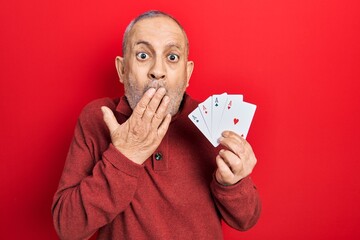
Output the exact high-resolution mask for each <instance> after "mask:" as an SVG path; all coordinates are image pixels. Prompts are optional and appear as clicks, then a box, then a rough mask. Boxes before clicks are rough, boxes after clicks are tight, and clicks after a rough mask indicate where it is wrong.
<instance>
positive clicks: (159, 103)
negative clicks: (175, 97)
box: [142, 88, 170, 127]
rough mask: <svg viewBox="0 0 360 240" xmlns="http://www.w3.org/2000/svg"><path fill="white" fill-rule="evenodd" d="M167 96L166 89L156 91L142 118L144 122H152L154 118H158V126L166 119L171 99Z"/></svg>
mask: <svg viewBox="0 0 360 240" xmlns="http://www.w3.org/2000/svg"><path fill="white" fill-rule="evenodd" d="M165 94H166V90H165V88H159V89H158V90H157V91H156V93H155V94H154V96H153V97H152V99H151V101H150V102H149V104H148V105H147V107H146V110H145V112H144V114H143V116H142V119H143V120H144V121H147V122H151V121H152V119H153V118H157V119H159V120H160V121H155V122H158V124H157V126H158V125H159V124H160V123H161V122H162V120H163V119H164V117H165V111H166V109H167V106H168V104H169V102H170V99H169V97H168V96H165ZM155 120H156V119H155ZM157 126H156V127H157Z"/></svg>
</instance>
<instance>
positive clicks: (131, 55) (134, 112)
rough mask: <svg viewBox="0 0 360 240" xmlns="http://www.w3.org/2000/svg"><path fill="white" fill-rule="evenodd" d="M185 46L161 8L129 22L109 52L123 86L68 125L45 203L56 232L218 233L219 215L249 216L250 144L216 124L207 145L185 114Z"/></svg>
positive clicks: (252, 215)
mask: <svg viewBox="0 0 360 240" xmlns="http://www.w3.org/2000/svg"><path fill="white" fill-rule="evenodd" d="M188 50H189V47H188V40H187V37H186V34H185V32H184V30H183V28H182V27H181V25H180V24H179V23H178V22H177V21H176V20H175V19H174V18H172V17H171V16H169V15H167V14H165V13H162V12H158V11H150V12H147V13H144V14H142V15H140V16H139V17H138V18H136V19H135V20H133V21H132V22H131V23H130V25H129V26H128V28H127V29H126V31H125V35H124V40H123V57H117V58H116V68H117V71H118V74H119V77H120V82H121V83H123V84H124V88H125V96H123V97H122V98H120V99H115V100H111V99H108V98H106V99H100V100H96V101H94V102H92V103H90V104H89V105H87V106H86V107H85V108H84V110H83V112H82V113H81V115H80V117H79V120H78V123H77V126H76V129H75V134H74V139H73V142H72V144H71V147H70V150H69V154H68V157H67V160H66V164H65V167H64V171H63V175H62V177H61V180H60V184H59V188H58V190H57V192H56V194H55V197H54V202H53V207H52V213H53V218H54V225H55V228H56V230H57V232H58V234H59V236H60V237H61V238H62V239H87V238H89V237H90V236H91V235H93V234H94V233H95V232H98V238H99V239H136V240H138V239H222V229H221V219H223V220H224V221H225V222H226V223H227V224H229V225H230V226H232V227H234V228H236V229H239V230H247V229H248V228H250V227H252V226H253V225H254V224H255V223H256V221H257V219H258V218H259V214H260V209H261V205H260V200H259V197H258V193H257V190H256V188H255V186H254V184H253V182H252V180H251V179H250V177H249V174H250V173H251V172H252V170H253V168H254V166H255V164H256V158H255V155H254V153H253V151H252V149H251V146H250V144H249V143H248V142H247V141H246V140H244V139H243V138H242V137H241V136H239V135H237V134H235V133H233V132H228V131H225V132H224V133H223V134H222V136H223V137H221V138H220V139H219V141H220V144H221V145H220V146H221V147H219V148H216V149H215V148H213V147H212V146H211V144H210V143H208V141H207V140H206V139H205V138H204V137H203V136H202V134H201V133H200V131H199V130H198V129H196V128H195V126H194V125H193V124H192V123H191V122H190V120H189V119H188V118H187V115H188V114H189V113H190V112H191V111H192V110H193V109H194V108H196V107H197V103H196V102H195V101H194V100H193V99H191V97H189V96H188V95H187V94H186V93H185V90H186V88H187V86H188V85H189V79H190V76H191V73H192V71H193V68H194V63H193V62H191V61H188ZM100 109H101V110H100ZM220 148H222V149H221V150H220Z"/></svg>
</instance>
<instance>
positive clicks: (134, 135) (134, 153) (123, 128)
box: [101, 88, 171, 164]
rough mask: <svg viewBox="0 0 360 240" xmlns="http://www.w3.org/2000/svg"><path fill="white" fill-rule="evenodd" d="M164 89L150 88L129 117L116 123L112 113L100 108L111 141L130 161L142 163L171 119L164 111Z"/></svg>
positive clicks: (165, 106)
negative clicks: (122, 121)
mask: <svg viewBox="0 0 360 240" xmlns="http://www.w3.org/2000/svg"><path fill="white" fill-rule="evenodd" d="M165 94H166V90H165V88H159V89H158V90H157V91H156V90H155V89H154V88H150V89H149V90H147V91H146V92H145V94H144V96H143V97H142V98H141V99H140V101H139V102H138V104H137V105H136V107H135V108H134V110H133V113H132V114H131V116H130V117H129V119H128V120H127V121H126V122H124V123H123V124H119V123H118V122H117V120H116V118H115V116H114V113H113V112H112V111H111V110H110V109H109V108H108V107H105V106H102V107H101V110H102V112H103V117H104V121H105V123H106V125H107V127H108V128H109V131H110V136H111V142H112V144H113V145H114V146H115V147H116V148H117V149H118V150H119V151H120V152H121V153H122V154H123V155H124V156H126V157H127V158H128V159H130V160H131V161H133V162H135V163H137V164H142V163H144V162H145V161H146V159H148V158H149V157H150V156H151V154H153V152H154V151H155V150H156V148H157V147H158V146H159V145H160V143H161V140H162V139H163V138H164V136H165V134H166V132H167V129H168V127H169V124H170V121H171V115H170V114H166V113H167V109H168V106H169V102H170V98H169V97H168V96H166V95H165Z"/></svg>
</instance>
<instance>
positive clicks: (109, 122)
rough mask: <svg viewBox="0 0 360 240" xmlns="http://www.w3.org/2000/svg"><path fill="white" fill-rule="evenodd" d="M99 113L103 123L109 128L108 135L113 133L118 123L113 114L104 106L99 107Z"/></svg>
mask: <svg viewBox="0 0 360 240" xmlns="http://www.w3.org/2000/svg"><path fill="white" fill-rule="evenodd" d="M101 111H102V113H103V118H104V122H105V124H106V126H107V127H108V128H109V131H110V133H112V132H114V131H115V130H116V129H117V128H118V127H119V123H118V122H117V120H116V118H115V116H114V113H113V112H112V111H111V109H110V108H108V107H105V106H102V107H101Z"/></svg>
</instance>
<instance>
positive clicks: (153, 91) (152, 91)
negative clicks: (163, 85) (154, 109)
mask: <svg viewBox="0 0 360 240" xmlns="http://www.w3.org/2000/svg"><path fill="white" fill-rule="evenodd" d="M155 91H156V90H155V88H149V90H147V92H146V94H148V95H149V96H150V97H151V96H152V95H154V93H155Z"/></svg>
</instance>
